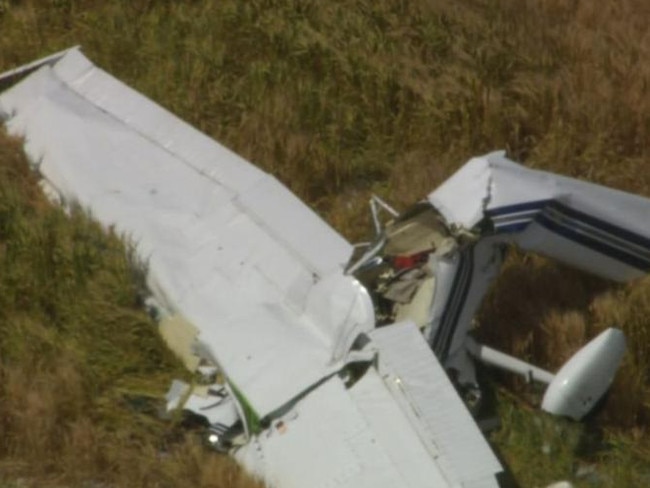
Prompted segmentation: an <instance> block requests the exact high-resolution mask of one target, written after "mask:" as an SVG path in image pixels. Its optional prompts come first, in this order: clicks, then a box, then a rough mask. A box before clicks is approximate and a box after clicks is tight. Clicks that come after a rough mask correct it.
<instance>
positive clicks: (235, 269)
mask: <svg viewBox="0 0 650 488" xmlns="http://www.w3.org/2000/svg"><path fill="white" fill-rule="evenodd" d="M0 117H1V119H2V121H3V122H4V125H5V127H6V128H7V130H8V131H9V132H10V133H12V134H15V135H19V136H21V137H23V138H24V141H25V151H26V152H27V154H28V156H29V157H30V159H31V161H33V163H34V166H35V168H36V169H37V170H38V172H39V174H40V175H41V176H42V186H43V189H44V191H46V192H47V193H48V194H49V195H51V196H52V197H53V198H54V199H56V200H57V201H61V202H72V201H76V202H79V203H80V204H81V205H82V206H83V207H86V208H88V209H90V210H91V212H92V214H93V216H94V217H95V218H96V219H97V220H99V221H100V222H101V223H103V224H104V225H106V226H115V228H116V229H118V230H119V231H121V232H123V233H125V234H127V235H130V236H132V238H133V239H134V240H135V241H136V242H137V250H138V252H139V254H140V255H141V256H142V257H144V258H146V259H147V260H148V263H149V274H148V285H149V288H150V291H151V298H150V299H149V302H148V303H149V306H150V307H151V308H152V309H154V310H155V311H156V313H157V314H158V316H159V318H160V330H161V333H162V334H163V336H164V337H165V338H166V339H167V341H168V343H169V344H170V347H172V348H173V349H174V350H175V351H177V352H178V354H179V355H180V356H181V357H182V358H183V360H184V361H185V364H186V365H187V366H188V367H189V368H190V369H192V370H196V371H200V372H201V373H202V375H203V376H204V377H205V378H209V380H208V384H207V385H206V386H205V387H203V388H191V387H190V386H189V385H186V384H184V383H182V382H174V384H173V385H172V387H171V389H170V391H169V393H168V395H167V401H168V407H169V408H170V409H172V408H177V407H182V408H184V409H187V410H189V411H191V412H193V413H195V414H197V415H199V416H201V417H203V418H204V419H205V421H206V423H207V424H208V425H209V432H210V433H209V439H210V441H211V442H212V444H213V445H214V446H215V447H216V448H218V449H219V450H223V451H228V452H230V453H231V454H232V455H233V456H234V457H235V458H236V459H237V460H238V461H239V462H240V463H241V464H242V465H244V466H245V467H246V469H248V470H249V471H250V472H251V473H253V474H254V475H256V476H258V477H260V478H261V479H263V480H265V482H266V483H267V484H268V485H269V486H273V487H280V488H303V487H306V486H313V487H322V488H324V487H350V488H352V487H354V488H363V487H372V488H381V487H386V488H395V487H396V486H400V487H413V488H415V487H431V486H435V487H452V486H454V487H455V486H463V487H473V488H478V487H494V486H498V477H499V473H500V472H502V470H503V468H502V466H501V465H500V463H499V461H498V460H497V458H496V457H495V455H494V454H493V453H492V451H491V449H490V447H489V445H488V444H487V442H486V441H485V439H484V437H483V436H482V434H481V432H480V430H479V429H478V427H477V425H476V423H475V421H474V419H473V418H472V416H471V414H470V412H469V411H468V409H467V407H466V406H465V404H464V403H463V401H462V399H461V397H460V396H459V394H458V391H457V389H456V388H455V387H454V386H453V385H452V383H451V381H450V379H449V376H448V374H447V372H448V371H449V372H452V371H453V373H454V377H455V378H456V381H457V383H458V386H459V387H461V388H462V389H464V390H466V391H472V390H473V391H476V392H478V391H479V390H478V385H477V381H476V376H475V365H477V364H482V363H487V364H490V365H492V366H497V367H500V368H503V369H506V370H510V371H513V372H516V373H518V374H522V375H525V376H526V377H527V378H529V379H531V380H534V381H537V382H541V383H545V384H547V385H548V387H547V389H546V393H545V395H544V398H543V402H542V408H543V409H544V410H546V411H548V412H551V413H553V414H557V415H562V416H568V417H571V418H574V419H581V418H582V417H583V416H584V415H586V414H587V413H588V412H589V411H590V410H591V409H592V408H593V407H594V405H595V404H596V403H597V402H598V400H599V399H600V398H601V397H602V396H603V395H604V393H605V392H606V390H607V389H608V387H609V385H610V384H611V381H612V379H613V377H614V374H615V372H616V369H617V368H618V365H619V362H620V361H621V358H622V356H623V354H624V352H625V348H626V346H625V338H624V336H623V334H622V332H620V331H619V330H617V329H614V328H612V329H608V330H605V331H604V332H602V333H601V334H600V335H599V336H597V337H596V338H595V339H593V340H592V341H591V342H589V343H588V344H587V345H585V346H584V347H583V348H582V349H581V350H580V351H578V352H577V353H576V354H575V355H574V356H573V357H572V358H571V359H570V360H569V361H568V362H567V363H566V364H565V365H564V366H563V367H562V368H561V369H560V370H559V371H558V372H556V373H551V372H548V371H544V370H542V369H540V368H537V367H535V366H533V365H530V364H527V363H526V362H524V361H521V360H519V359H516V358H513V357H510V356H507V355H506V354H503V353H501V352H498V351H495V350H493V349H491V348H488V347H486V346H483V345H481V344H478V343H477V342H476V341H475V340H474V339H472V337H471V335H470V334H469V332H470V328H471V321H472V317H473V315H474V313H475V312H476V310H477V308H478V306H479V304H480V303H481V300H482V298H483V296H484V295H485V293H486V291H487V289H488V287H489V286H490V284H491V283H492V281H493V280H494V279H495V277H496V276H497V273H498V271H499V268H500V266H501V263H502V260H503V255H504V249H505V247H506V246H507V245H511V244H514V245H516V246H518V247H519V248H521V249H523V250H527V251H534V252H537V253H541V254H544V255H546V256H549V257H551V258H554V259H556V260H558V261H561V262H563V263H566V264H569V265H571V266H574V267H577V268H581V269H583V270H586V271H589V272H591V273H594V274H596V275H599V276H602V277H605V278H608V279H612V280H616V281H621V282H622V281H627V280H630V279H634V278H637V277H640V276H642V275H644V274H645V273H647V272H648V271H649V270H650V229H649V228H648V226H647V216H648V215H650V200H647V199H645V198H641V197H638V196H634V195H630V194H627V193H623V192H620V191H616V190H611V189H608V188H604V187H601V186H597V185H594V184H590V183H587V182H584V181H577V180H575V179H571V178H566V177H562V176H558V175H554V174H550V173H545V172H542V171H534V170H531V169H527V168H525V167H523V166H521V165H519V164H516V163H514V162H512V161H510V160H508V159H507V158H506V157H505V155H504V153H501V152H495V153H491V154H487V155H485V156H481V157H477V158H474V159H472V160H470V161H469V162H468V163H466V164H465V165H464V166H463V167H461V168H460V169H459V170H458V171H457V172H456V173H455V174H454V175H452V176H451V177H450V178H449V179H448V180H447V181H446V182H445V183H444V184H442V186H440V187H439V188H437V189H436V190H435V191H433V192H432V193H431V194H429V195H428V196H427V197H426V198H425V199H424V200H422V201H421V202H419V203H417V204H415V205H414V206H413V207H411V208H410V209H408V210H406V211H405V212H402V213H398V212H395V211H394V210H393V209H391V208H390V207H389V206H388V205H386V204H384V203H383V202H381V200H379V199H374V200H373V202H372V205H371V207H372V209H373V215H374V216H375V223H376V236H375V238H374V240H373V241H372V242H371V243H369V244H367V245H365V246H363V247H361V248H356V249H355V248H354V247H353V246H352V245H351V244H350V243H348V242H347V241H346V240H345V239H343V238H342V237H341V236H340V235H339V234H338V233H337V232H336V231H334V230H333V229H332V228H330V227H329V226H328V225H327V224H326V223H324V222H323V221H322V220H321V219H320V218H319V217H317V216H316V214H315V213H313V212H312V211H311V210H310V209H309V208H307V206H305V205H304V204H303V203H302V202H301V201H300V200H298V199H297V198H296V197H295V196H294V195H293V194H292V193H290V192H289V190H287V189H286V188H285V187H284V186H283V185H282V184H281V183H279V182H278V181H277V180H276V179H275V178H274V177H272V176H270V175H269V174H266V173H264V172H262V171H261V170H259V169H258V168H256V167H255V166H253V165H252V164H250V163H248V162H247V161H245V160H244V159H242V158H240V157H239V156H237V155H236V154H234V153H232V152H230V151H229V150H227V149H226V148H224V147H223V146H222V145H220V144H218V143H217V142H215V141H214V140H212V139H210V138H209V137H207V136H206V135H204V134H202V133H200V132H198V131H197V130H195V129H194V128H192V127H191V126H189V125H188V124H186V123H184V122H182V121H181V120H179V119H178V118H177V117H175V116H174V115H173V114H171V113H169V112H168V111H166V110H164V109H162V108H161V107H159V106H158V105H156V104H155V103H154V102H152V101H150V100H149V99H147V98H145V97H144V96H142V95H141V94H139V93H137V92H136V91H134V90H132V89H131V88H129V87H127V86H126V85H124V84H123V83H121V82H120V81H118V80H116V79H115V78H113V77H112V76H110V75H109V74H108V73H106V72H104V71H102V70H101V69H99V68H97V67H96V66H95V65H93V64H92V63H91V62H90V61H89V60H88V59H87V58H86V57H84V55H83V54H82V53H81V52H80V50H79V49H78V48H72V49H69V50H66V51H63V52H61V53H57V54H55V55H53V56H50V57H48V58H45V59H42V60H39V61H36V62H34V63H31V64H29V65H25V66H23V67H20V68H17V69H15V70H12V71H9V72H6V73H4V74H2V75H0ZM380 208H384V209H386V210H387V211H388V212H389V213H391V214H392V218H391V220H390V221H389V222H388V223H387V224H386V225H382V224H381V223H380V220H379V218H378V217H377V213H378V210H379V209H380ZM217 378H218V380H217Z"/></svg>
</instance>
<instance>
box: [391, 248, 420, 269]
mask: <svg viewBox="0 0 650 488" xmlns="http://www.w3.org/2000/svg"><path fill="white" fill-rule="evenodd" d="M427 255H428V253H427V252H421V253H418V254H411V255H410V256H395V257H394V258H393V267H394V268H395V269H400V270H401V269H409V268H414V267H416V266H419V265H421V264H423V263H425V262H426V261H427Z"/></svg>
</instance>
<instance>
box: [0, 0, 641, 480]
mask: <svg viewBox="0 0 650 488" xmlns="http://www.w3.org/2000/svg"><path fill="white" fill-rule="evenodd" d="M648 25H650V3H648V2H647V1H645V0H618V1H614V0H602V1H601V2H598V3H589V2H581V1H560V0H492V1H487V0H458V1H456V2H433V1H424V0H422V1H415V0H413V1H407V0H377V1H374V2H371V1H364V0H347V1H341V0H338V1H337V0H332V1H328V2H318V1H316V0H313V1H309V0H303V1H301V0H249V1H246V2H243V1H235V0H223V1H216V0H215V1H209V0H193V1H188V2H169V1H164V0H158V1H156V0H135V1H131V2H129V1H126V0H106V1H99V0H79V1H74V0H40V1H36V0H31V1H30V0H21V1H20V0H0V70H4V69H9V68H10V67H13V66H16V65H19V64H22V63H25V62H27V61H30V60H33V59H36V58H38V57H42V56H44V55H46V54H48V53H51V52H54V51H57V50H59V49H62V48H65V47H68V46H70V45H74V44H81V45H82V46H83V49H84V52H85V53H87V54H88V55H89V57H90V58H91V59H93V60H94V61H95V62H96V63H97V64H99V65H100V66H101V67H103V68H105V69H106V70H108V71H109V72H111V73H112V74H114V75H115V76H117V77H118V78H120V79H122V80H124V81H125V82H127V83H129V84H130V85H132V86H134V87H135V88H136V89H138V90H139V91H141V92H143V93H145V94H147V95H148V96H150V97H151V98H153V99H154V100H156V101H157V102H159V103H161V104H162V105H164V106H166V107H167V108H169V109H170V110H171V111H173V112H175V113H177V114H178V115H180V116H181V117H183V118H184V119H186V120H187V121H189V122H190V123H191V124H193V125H195V126H197V127H198V128H200V129H201V130H203V131H205V132H206V133H208V134H209V135H211V136H213V137H214V138H215V139H217V140H219V141H221V142H223V143H224V144H226V145H227V146H229V147H230V148H232V149H233V150H235V151H236V152H238V153H240V154H242V155H243V156H245V157H246V158H248V159H249V160H251V161H253V162H255V163H256V164H257V165H259V166H260V167H262V168H263V169H265V170H266V171H269V172H271V173H273V174H274V175H276V176H277V177H278V178H280V179H281V180H282V181H283V182H284V183H285V184H287V186H289V187H290V188H291V189H292V190H293V191H294V192H295V193H297V194H298V195H299V196H300V197H301V198H303V199H304V200H306V201H307V202H308V203H309V204H310V205H312V206H313V207H314V208H315V209H317V211H318V212H319V213H320V214H321V215H322V216H323V217H324V218H325V219H326V220H328V221H329V222H330V223H331V224H332V225H333V226H334V227H336V228H337V229H338V230H340V231H341V232H342V233H343V234H344V235H345V236H346V237H348V238H350V239H352V240H355V239H360V238H363V237H364V236H365V234H366V233H367V232H368V229H369V221H368V216H367V208H366V203H365V202H366V201H367V199H368V197H369V195H370V194H371V193H376V194H378V195H380V196H381V197H382V198H384V199H386V200H387V201H389V202H391V203H392V204H394V205H395V206H396V207H398V208H403V207H404V206H405V205H407V204H409V203H411V202H413V201H414V200H416V199H419V198H421V197H423V196H424V195H425V194H426V193H428V192H429V191H430V190H431V189H433V188H434V187H435V186H436V185H437V184H438V183H440V182H441V181H442V180H443V179H444V178H446V177H447V176H449V175H450V174H451V173H452V172H453V171H454V170H455V169H456V168H457V167H458V166H459V165H460V164H462V163H463V162H464V161H466V160H467V159H468V158H469V157H471V156H473V155H476V154H481V153H484V152H487V151H491V150H494V149H499V148H503V149H506V150H507V151H508V153H509V155H510V156H511V157H512V158H513V159H517V160H519V161H522V162H524V163H525V164H526V165H528V166H530V167H533V168H540V169H546V170H551V171H556V172H560V173H563V174H566V175H570V176H573V177H577V178H581V179H586V180H589V181H593V182H597V183H601V184H606V185H609V186H612V187H615V188H619V189H623V190H627V191H632V192H635V193H639V194H642V195H646V196H650V171H648V170H647V165H648V163H649V162H650V31H649V30H648V28H647V26H648ZM24 167H25V165H24V163H23V161H22V160H21V156H20V155H19V149H18V146H17V143H16V142H13V141H10V140H8V139H7V138H6V137H3V138H2V139H1V140H0V171H1V172H2V180H1V181H0V259H2V262H3V270H2V273H0V286H1V287H2V289H1V292H0V316H1V317H2V322H1V323H0V358H1V359H0V430H2V432H3V434H4V436H3V440H2V442H0V486H2V485H1V483H2V476H4V477H5V478H6V479H7V482H6V483H7V484H8V486H12V485H11V484H12V483H15V481H16V480H17V479H19V478H23V479H27V481H26V482H28V483H32V484H33V485H34V486H44V485H51V486H84V483H86V482H87V481H88V480H95V481H107V482H109V483H115V484H117V485H119V486H182V485H184V484H186V482H185V480H188V479H189V480H192V482H193V483H194V484H196V485H198V486H220V487H228V486H246V485H245V484H242V485H238V484H237V483H239V482H240V481H235V480H239V479H240V478H239V476H240V475H239V474H237V473H238V472H237V471H236V468H235V467H233V465H232V464H231V463H230V462H229V461H227V460H224V459H222V458H219V457H217V456H214V455H211V454H210V453H206V452H204V450H202V448H201V446H200V445H199V444H198V442H197V441H196V440H195V439H194V437H192V435H188V436H185V435H184V434H183V433H182V430H181V429H179V427H178V426H177V425H176V424H175V423H173V422H172V423H162V422H159V421H157V420H155V416H153V415H151V414H150V413H149V410H151V409H152V408H153V407H152V405H153V404H154V401H153V400H152V398H154V397H155V396H156V395H159V394H160V393H161V392H162V391H163V390H164V389H165V388H166V386H167V384H168V380H169V378H171V377H172V376H175V375H176V376H177V375H179V374H181V373H180V371H179V367H178V365H177V364H176V363H175V362H174V361H173V359H172V358H171V357H169V355H168V354H167V353H166V352H164V349H162V348H161V345H160V342H159V340H158V339H157V337H156V336H155V334H153V332H152V331H153V328H152V327H151V324H150V323H149V322H148V319H147V318H146V317H145V316H144V315H143V314H142V312H141V311H140V307H139V304H138V302H137V296H138V283H139V281H138V276H137V273H135V275H136V276H134V273H133V272H132V269H133V268H132V264H133V263H131V260H130V259H128V253H125V251H124V250H123V248H122V247H121V244H120V243H119V240H118V239H117V238H116V236H105V235H104V234H102V232H100V230H99V229H98V228H97V227H96V226H95V225H94V224H92V223H91V222H89V221H88V219H87V218H86V217H85V216H84V215H83V214H82V213H81V212H75V213H73V215H72V216H71V217H70V218H68V217H66V216H65V215H64V214H63V213H62V212H61V211H59V210H55V209H52V208H50V207H49V206H48V205H47V204H46V203H45V202H44V201H43V199H42V198H41V197H40V195H39V193H38V191H37V190H36V188H35V187H34V182H33V179H32V177H31V176H30V175H29V174H28V173H27V172H26V170H24ZM20 168H23V169H20ZM649 221H650V217H649ZM649 317H650V280H641V281H640V282H637V283H633V284H630V285H626V286H614V285H612V284H611V283H607V282H603V281H600V280H597V279H594V278H591V277H588V276H585V275H583V274H581V273H578V272H575V271H572V270H569V269H565V268H562V267H559V266H557V265H555V264H553V263H550V262H548V261H546V260H544V259H542V258H539V257H537V256H524V255H519V254H516V253H513V255H512V256H511V258H510V259H509V260H508V262H507V264H506V268H505V270H504V274H503V277H502V279H501V280H500V281H499V283H498V285H497V286H496V287H495V289H494V290H493V292H492V293H491V295H490V297H489V299H488V300H487V302H486V304H485V306H484V307H483V309H482V310H481V312H480V314H479V322H480V324H481V327H480V334H481V335H482V337H483V338H484V340H485V341H487V342H488V343H490V344H492V345H494V346H496V347H498V348H500V349H502V350H505V351H510V352H514V353H516V354H517V355H519V356H520V357H523V358H525V359H530V360H533V361H534V362H536V363H537V364H539V365H541V366H543V367H548V368H556V367H557V366H558V365H559V364H561V363H562V362H563V361H564V360H565V359H566V358H567V357H569V356H570V354H571V353H572V352H573V351H574V350H575V349H576V348H577V347H578V346H579V345H580V344H582V343H583V342H584V341H585V340H586V339H587V338H589V337H592V336H593V335H595V334H596V333H597V332H598V331H600V330H602V329H603V328H605V327H607V326H609V325H618V326H620V327H622V328H623V330H624V331H625V332H626V334H627V335H628V338H629V344H630V354H629V355H628V357H627V358H626V361H625V364H624V367H623V370H622V372H621V374H620V375H619V376H618V378H617V381H616V384H615V385H614V388H613V391H612V394H610V396H609V398H608V401H607V402H606V404H605V405H604V407H603V409H602V411H601V412H599V413H598V414H597V415H595V416H594V418H592V419H590V420H589V421H588V422H587V423H586V424H585V425H577V424H572V423H567V422H562V421H556V420H553V419H549V418H548V417H547V416H545V415H543V414H541V413H539V412H537V411H534V410H532V409H530V408H528V407H527V402H528V399H530V398H534V397H535V392H531V391H529V388H528V387H526V386H525V385H522V384H520V383H518V382H516V381H514V380H512V379H508V378H505V377H504V378H500V377H496V378H494V379H493V381H494V384H495V386H496V388H497V389H498V390H500V391H503V392H502V393H500V394H499V399H500V407H499V409H500V412H501V414H502V419H503V424H504V425H503V427H502V429H501V430H499V431H497V432H496V433H494V434H493V440H494V442H495V445H496V446H497V447H498V449H499V450H500V452H501V453H502V455H503V457H504V459H505V460H506V461H507V462H508V463H509V465H510V466H511V468H512V470H513V472H514V475H515V477H516V478H517V479H518V480H520V483H521V485H522V486H524V487H535V486H543V485H544V483H547V482H550V481H553V480H557V479H573V480H574V481H576V482H577V484H578V485H579V486H581V485H584V486H607V487H619V486H621V487H625V486H628V487H637V486H646V485H648V484H650V478H649V477H650V440H648V438H649V436H648V428H649V427H650V377H649V375H650V370H649V366H650V323H649V321H650V319H649ZM134 338H137V344H138V346H137V347H135V346H134V344H135V341H134V340H133V339H134ZM140 349H144V350H146V351H147V354H141V353H140ZM62 392H65V394H62ZM513 392H514V393H516V397H513V396H512V393H513ZM513 398H516V399H513ZM172 461H173V462H172ZM593 467H595V472H590V470H591V469H592V468H593ZM578 475H580V476H578ZM181 480H183V481H181ZM242 483H248V482H247V481H242Z"/></svg>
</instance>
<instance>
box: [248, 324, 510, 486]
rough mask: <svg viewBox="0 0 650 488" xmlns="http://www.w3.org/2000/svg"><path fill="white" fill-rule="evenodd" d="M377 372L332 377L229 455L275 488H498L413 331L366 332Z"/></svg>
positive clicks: (484, 453)
mask: <svg viewBox="0 0 650 488" xmlns="http://www.w3.org/2000/svg"><path fill="white" fill-rule="evenodd" d="M370 337H371V340H372V347H373V348H375V350H376V354H377V362H376V364H377V366H376V367H375V366H372V367H370V368H369V369H368V370H367V371H366V372H365V373H364V374H363V376H362V377H361V378H360V379H359V380H358V381H357V382H356V383H354V384H353V385H352V386H350V387H348V388H345V387H344V385H343V383H342V381H341V379H340V378H339V377H338V376H334V377H332V378H330V379H329V380H327V382H326V383H325V384H323V385H322V386H320V387H319V388H317V389H316V390H314V391H313V392H312V393H310V394H309V395H307V396H306V397H305V398H304V399H303V400H302V401H300V402H298V403H297V404H296V405H295V406H294V407H293V408H292V409H291V410H290V411H289V412H287V413H286V414H285V415H284V416H283V417H281V418H278V419H276V420H274V422H273V424H272V425H271V428H270V429H268V430H267V431H265V432H263V433H262V434H260V435H259V436H257V437H255V438H254V439H253V440H252V442H250V443H249V444H247V445H246V446H244V447H243V448H241V449H240V450H238V451H237V452H236V454H235V455H236V457H237V459H238V460H239V461H240V462H241V463H242V464H243V465H244V466H246V467H247V468H248V469H249V470H250V471H252V472H254V473H255V472H257V473H260V474H261V475H262V474H263V475H264V477H265V478H266V479H268V480H269V481H270V482H271V483H272V484H273V486H280V487H283V488H302V487H304V486H313V487H318V488H320V487H337V488H339V487H340V488H364V487H368V488H377V487H380V488H383V487H386V488H394V487H397V486H399V487H400V488H430V487H440V488H442V487H461V486H462V487H466V488H497V487H498V486H499V484H498V481H497V474H498V473H500V472H501V471H502V468H501V465H500V464H499V462H498V460H497V459H496V457H495V455H494V454H493V452H492V451H491V449H490V447H489V446H488V444H487V442H486V441H485V439H484V438H483V436H482V434H481V432H480V431H479V429H478V427H477V426H476V424H475V423H474V421H473V419H472V417H471V414H470V413H469V411H468V410H467V408H466V407H465V405H464V404H463V402H462V401H461V400H460V398H459V397H458V393H457V392H456V390H455V389H454V387H453V386H452V384H451V382H450V381H449V379H448V377H447V374H446V373H445V371H444V370H443V368H442V366H441V365H440V363H438V361H437V359H436V358H435V356H434V355H433V354H432V352H431V349H430V348H429V346H428V345H427V343H426V341H425V339H424V337H423V336H422V333H421V332H420V330H419V329H418V328H417V327H416V326H415V325H414V324H413V323H400V324H393V325H390V326H386V327H381V328H379V329H376V330H374V331H373V332H371V333H370Z"/></svg>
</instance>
